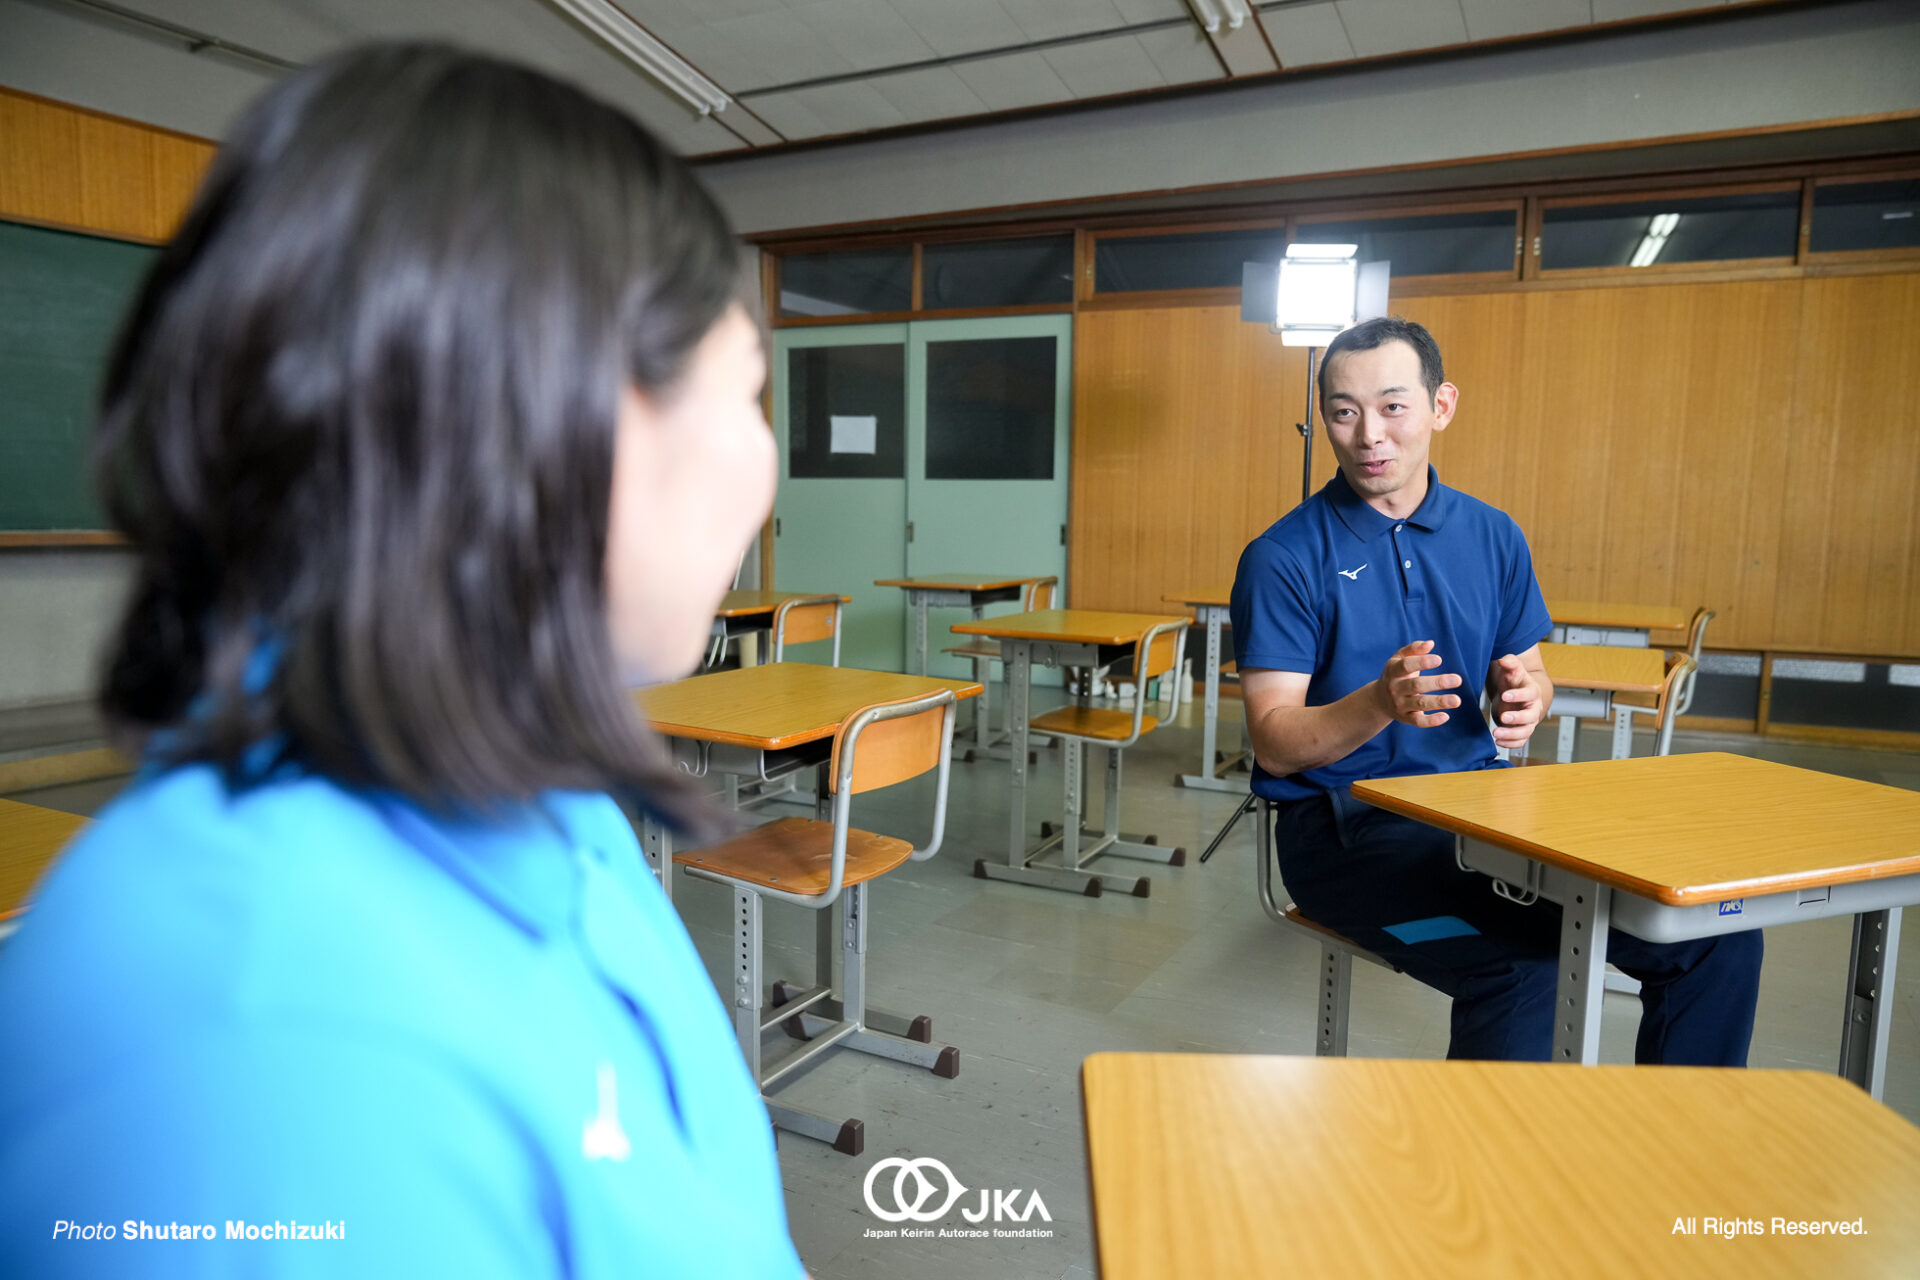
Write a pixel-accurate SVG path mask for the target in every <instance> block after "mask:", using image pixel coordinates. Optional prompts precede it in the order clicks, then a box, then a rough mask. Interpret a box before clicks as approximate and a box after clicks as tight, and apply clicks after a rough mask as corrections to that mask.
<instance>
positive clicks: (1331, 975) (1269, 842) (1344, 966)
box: [1254, 797, 1401, 1058]
mask: <svg viewBox="0 0 1920 1280" xmlns="http://www.w3.org/2000/svg"><path fill="white" fill-rule="evenodd" d="M1254 816H1255V817H1256V818H1257V819H1258V820H1259V824H1260V829H1259V831H1258V833H1257V835H1256V837H1255V841H1254V848H1255V853H1254V862H1255V870H1254V878H1255V882H1256V883H1257V884H1258V885H1259V889H1260V906H1261V909H1262V910H1264V911H1265V912H1266V913H1267V918H1268V919H1270V920H1272V921H1273V922H1274V923H1275V924H1277V925H1279V926H1280V927H1281V928H1283V929H1288V930H1292V931H1293V932H1296V933H1299V934H1301V935H1302V936H1304V937H1309V938H1312V939H1313V940H1314V942H1315V944H1316V945H1318V946H1319V948H1320V999H1319V1015H1320V1018H1319V1020H1320V1025H1319V1028H1318V1029H1317V1031H1316V1032H1315V1034H1314V1038H1313V1053H1314V1056H1315V1057H1317V1058H1344V1057H1346V1056H1347V1009H1348V1006H1349V1005H1350V1004H1351V1003H1352V999H1353V962H1354V961H1355V960H1356V959H1359V960H1365V961H1367V962H1368V963H1369V964H1377V965H1379V966H1380V967H1381V968H1382V969H1392V970H1393V971H1394V972H1395V973H1399V972H1401V971H1400V969H1398V968H1397V967H1395V966H1394V965H1393V964H1392V963H1391V962H1390V961H1387V960H1383V959H1381V958H1380V957H1379V956H1377V955H1375V954H1374V953H1373V952H1371V951H1369V950H1367V949H1366V948H1365V947H1363V946H1361V945H1360V944H1359V943H1357V942H1355V941H1354V940H1353V939H1351V938H1349V937H1346V936H1345V935H1343V934H1339V933H1335V932H1334V931H1333V930H1332V929H1329V928H1327V926H1325V925H1323V924H1321V923H1319V922H1318V921H1316V920H1312V919H1309V918H1308V917H1307V914H1306V913H1305V912H1304V911H1302V910H1300V908H1299V907H1297V906H1295V905H1294V904H1293V903H1291V902H1289V903H1287V905H1285V906H1284V907H1283V906H1281V905H1280V901H1279V899H1278V898H1276V897H1274V893H1273V862H1274V855H1273V807H1272V805H1271V804H1270V803H1269V802H1268V801H1267V800H1266V799H1265V798H1264V797H1261V798H1259V800H1258V802H1257V804H1256V806H1255V814H1254Z"/></svg>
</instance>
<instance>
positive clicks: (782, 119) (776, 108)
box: [753, 93, 827, 139]
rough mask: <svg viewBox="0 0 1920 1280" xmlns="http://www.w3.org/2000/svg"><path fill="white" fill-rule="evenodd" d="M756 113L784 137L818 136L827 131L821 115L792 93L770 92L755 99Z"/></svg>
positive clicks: (754, 108)
mask: <svg viewBox="0 0 1920 1280" xmlns="http://www.w3.org/2000/svg"><path fill="white" fill-rule="evenodd" d="M753 111H754V114H755V115H757V116H759V117H760V118H761V119H762V120H765V121H766V122H767V123H768V124H769V125H772V126H773V127H774V128H775V129H778V130H779V131H780V134H781V136H782V137H784V138H788V139H796V138H818V137H820V136H821V135H822V134H824V133H826V132H827V126H826V125H825V124H824V123H822V122H821V120H820V117H819V116H816V115H815V114H813V112H812V111H810V110H808V109H807V107H806V106H805V104H803V103H801V102H800V101H799V100H798V99H797V98H796V97H795V96H794V95H793V94H791V93H770V94H768V95H767V96H766V97H764V98H755V99H754V100H753Z"/></svg>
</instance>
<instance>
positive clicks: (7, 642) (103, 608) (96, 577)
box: [0, 548, 133, 707]
mask: <svg viewBox="0 0 1920 1280" xmlns="http://www.w3.org/2000/svg"><path fill="white" fill-rule="evenodd" d="M132 566H133V559H132V557H131V556H130V555H128V554H127V553H126V552H124V551H115V550H111V549H92V548H89V549H84V550H64V549H63V550H33V551H0V707H11V706H19V705H21V704H25V703H35V702H60V701H66V700H68V699H75V698H86V697H90V696H92V694H93V690H94V686H95V684H96V682H97V680H98V678H99V661H100V657H101V654H102V652H103V649H104V646H105V643H106V641H107V639H108V635H109V633H110V632H111V631H112V629H113V627H114V624H115V623H116V622H118V621H119V616H120V602H121V599H122V597H123V595H124V594H125V592H126V587H127V583H128V581H129V580H130V578H131V571H132Z"/></svg>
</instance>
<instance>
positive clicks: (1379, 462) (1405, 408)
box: [1320, 339, 1460, 516]
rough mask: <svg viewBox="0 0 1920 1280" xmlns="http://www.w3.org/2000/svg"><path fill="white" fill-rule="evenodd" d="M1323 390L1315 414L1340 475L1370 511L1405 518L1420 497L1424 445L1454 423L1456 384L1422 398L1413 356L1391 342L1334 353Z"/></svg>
mask: <svg viewBox="0 0 1920 1280" xmlns="http://www.w3.org/2000/svg"><path fill="white" fill-rule="evenodd" d="M1326 388H1327V394H1326V397H1325V399H1324V400H1323V402H1322V403H1321V406H1320V417H1321V420H1322V421H1323V422H1325V423H1326V426H1327V439H1328V441H1329V442H1330V443H1331V444H1332V445H1333V452H1334V456H1335V457H1336V458H1338V459H1339V460H1340V473H1341V474H1342V475H1344V476H1345V477H1346V478H1347V483H1348V484H1350V485H1352V486H1353V490H1354V492H1355V493H1358V494H1359V495H1360V496H1361V497H1363V498H1365V499H1366V500H1367V502H1368V503H1369V504H1371V505H1372V506H1373V507H1375V508H1376V509H1378V510H1380V511H1382V512H1385V513H1386V514H1387V515H1390V516H1405V515H1411V514H1412V513H1413V509H1414V508H1415V507H1417V506H1418V505H1419V503H1420V500H1421V499H1422V498H1424V497H1425V496H1426V486H1427V451H1428V446H1429V445H1430V443H1431V442H1432V439H1433V433H1434V432H1436V431H1444V430H1445V429H1446V426H1447V424H1448V423H1449V422H1451V421H1453V410H1454V405H1455V404H1456V403H1457V402H1458V400H1459V396H1460V392H1459V389H1458V388H1456V387H1455V386H1454V385H1453V384H1452V383H1451V382H1443V383H1441V384H1440V388H1439V390H1438V391H1437V392H1435V393H1434V395H1433V396H1432V397H1431V398H1429V397H1428V395H1427V388H1426V386H1425V384H1424V383H1422V382H1421V380H1420V355H1419V353H1418V352H1416V351H1415V350H1414V349H1413V348H1412V347H1410V346H1408V345H1407V344H1406V343H1404V342H1401V341H1398V340H1397V339H1396V340H1394V341H1391V342H1383V343H1381V344H1380V345H1379V346H1377V347H1375V348H1373V349H1372V350H1371V351H1345V352H1342V353H1340V354H1339V355H1337V356H1335V357H1334V358H1333V360H1332V361H1331V362H1329V363H1328V365H1327V369H1326Z"/></svg>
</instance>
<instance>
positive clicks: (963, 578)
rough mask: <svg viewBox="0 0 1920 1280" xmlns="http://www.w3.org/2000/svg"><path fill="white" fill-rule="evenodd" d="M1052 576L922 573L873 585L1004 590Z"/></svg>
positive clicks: (879, 581)
mask: <svg viewBox="0 0 1920 1280" xmlns="http://www.w3.org/2000/svg"><path fill="white" fill-rule="evenodd" d="M1052 576H1053V575H1051V574H1044V573H1030V574H1027V575H1026V576H1025V577H1017V578H995V577H991V576H989V575H987V574H984V573H922V574H918V575H916V576H914V577H911V578H875V579H874V580H873V585H874V586H876V587H906V588H907V589H908V590H915V589H919V590H927V591H1002V590H1005V589H1006V588H1008V587H1024V586H1026V585H1027V584H1028V583H1029V582H1039V581H1041V580H1042V579H1043V578H1048V577H1052Z"/></svg>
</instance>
